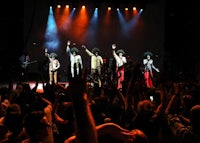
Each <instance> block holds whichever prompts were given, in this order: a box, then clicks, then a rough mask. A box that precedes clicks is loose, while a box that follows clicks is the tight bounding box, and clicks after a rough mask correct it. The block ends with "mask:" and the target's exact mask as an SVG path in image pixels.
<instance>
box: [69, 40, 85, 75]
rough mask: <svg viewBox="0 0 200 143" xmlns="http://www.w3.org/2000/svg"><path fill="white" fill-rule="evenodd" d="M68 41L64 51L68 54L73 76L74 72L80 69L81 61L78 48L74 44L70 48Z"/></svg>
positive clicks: (77, 73) (78, 72)
mask: <svg viewBox="0 0 200 143" xmlns="http://www.w3.org/2000/svg"><path fill="white" fill-rule="evenodd" d="M70 43H71V42H70V41H67V48H66V52H67V53H68V54H69V56H70V66H71V76H72V77H74V76H75V72H76V75H79V74H80V70H81V69H83V63H82V58H81V56H80V55H79V54H78V53H79V50H78V49H77V48H76V47H75V46H74V47H73V48H71V49H70V47H69V46H70Z"/></svg>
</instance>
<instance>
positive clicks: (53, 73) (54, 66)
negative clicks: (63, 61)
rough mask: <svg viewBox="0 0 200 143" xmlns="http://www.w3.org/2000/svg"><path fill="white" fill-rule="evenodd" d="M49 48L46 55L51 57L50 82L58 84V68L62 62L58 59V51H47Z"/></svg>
mask: <svg viewBox="0 0 200 143" xmlns="http://www.w3.org/2000/svg"><path fill="white" fill-rule="evenodd" d="M47 52H48V49H45V56H47V57H48V59H49V84H53V83H54V84H57V82H58V69H59V68H60V62H59V61H58V59H57V54H56V53H50V54H49V53H47Z"/></svg>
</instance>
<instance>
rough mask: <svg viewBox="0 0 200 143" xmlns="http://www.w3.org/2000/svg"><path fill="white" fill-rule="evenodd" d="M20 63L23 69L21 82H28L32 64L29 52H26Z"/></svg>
mask: <svg viewBox="0 0 200 143" xmlns="http://www.w3.org/2000/svg"><path fill="white" fill-rule="evenodd" d="M19 62H20V67H21V70H20V77H21V79H20V80H21V81H25V80H28V73H29V69H28V63H29V62H30V56H29V54H28V52H24V53H23V55H21V56H20V57H19Z"/></svg>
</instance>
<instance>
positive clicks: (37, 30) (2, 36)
mask: <svg viewBox="0 0 200 143" xmlns="http://www.w3.org/2000/svg"><path fill="white" fill-rule="evenodd" d="M60 1H61V0H60ZM60 1H58V0H57V1H53V0H51V1H48V0H43V1H40V0H27V1H26V0H24V1H23V2H21V3H20V2H16V1H14V2H11V1H7V2H4V5H5V9H1V13H0V23H1V25H0V26H1V30H0V31H1V32H0V41H1V48H0V54H1V55H0V75H1V77H0V80H1V81H5V80H8V79H9V78H11V77H15V76H17V74H15V73H16V72H17V70H16V67H17V63H18V58H19V56H20V55H21V54H22V53H23V51H24V50H27V49H28V51H29V52H30V56H31V59H32V60H35V59H37V60H38V61H40V62H42V61H43V60H44V54H43V52H44V51H43V49H44V47H43V40H44V38H43V34H44V31H45V26H46V25H45V22H46V20H47V16H48V8H49V5H54V4H56V3H57V2H60ZM62 2H65V1H64V0H62ZM75 2H77V3H81V2H82V1H80V0H79V1H75ZM102 2H113V1H112V0H110V1H102ZM123 2H124V1H123ZM135 2H136V3H138V4H140V5H141V6H143V7H144V13H143V15H142V22H143V28H144V29H143V31H138V33H137V32H135V33H134V34H136V35H134V34H133V38H132V39H128V40H127V39H122V40H121V39H117V36H116V35H115V36H116V37H113V36H109V37H111V38H110V39H107V41H105V40H104V39H102V38H99V41H98V42H97V45H96V46H98V47H101V49H102V51H103V53H104V54H103V57H109V56H110V53H109V52H110V51H109V50H108V49H109V48H110V47H109V46H110V45H111V44H112V43H117V44H118V45H119V47H120V48H123V49H124V50H125V51H126V53H127V55H129V56H131V58H132V59H133V60H135V61H140V60H141V59H142V55H143V53H144V52H145V51H147V50H150V51H152V52H153V53H154V55H155V59H154V61H155V64H156V66H158V67H159V68H160V69H161V71H165V72H168V73H169V74H170V76H171V77H170V78H177V77H179V76H186V77H189V78H191V79H197V80H199V79H200V73H199V72H200V59H199V53H198V51H199V50H198V48H199V47H200V44H199V39H200V36H199V32H200V28H199V25H200V12H199V11H200V10H199V8H200V5H199V1H195V0H190V1H186V0H184V1H174V0H166V1H164V0H142V1H139V0H138V1H135ZM121 3H122V2H120V4H121ZM125 3H127V1H125ZM114 28H115V29H114V30H116V27H114ZM137 37H139V38H137ZM67 39H71V37H70V34H68V35H67V36H66V37H62V41H63V45H62V46H61V47H60V49H59V50H58V51H56V52H57V53H58V55H60V60H61V64H62V67H61V71H62V72H63V73H61V74H62V77H65V74H66V68H67V65H68V57H67V55H66V54H65V53H64V49H65V44H66V43H65V42H66V40H67ZM71 40H74V41H75V42H77V43H78V44H79V45H80V44H81V42H80V43H79V41H77V39H76V38H74V39H71ZM84 42H85V43H84V44H86V45H87V44H88V43H87V41H84ZM33 43H34V44H33ZM92 46H93V45H91V47H89V48H90V49H91V48H92ZM83 60H84V65H85V66H89V62H88V61H89V58H88V57H87V55H86V54H83ZM32 70H33V71H37V70H38V68H37V66H33V67H32Z"/></svg>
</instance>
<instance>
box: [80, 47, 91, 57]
mask: <svg viewBox="0 0 200 143" xmlns="http://www.w3.org/2000/svg"><path fill="white" fill-rule="evenodd" d="M82 47H83V48H84V49H85V52H86V53H87V54H88V55H89V56H94V54H93V53H92V52H90V50H88V49H87V48H86V46H85V45H82Z"/></svg>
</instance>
